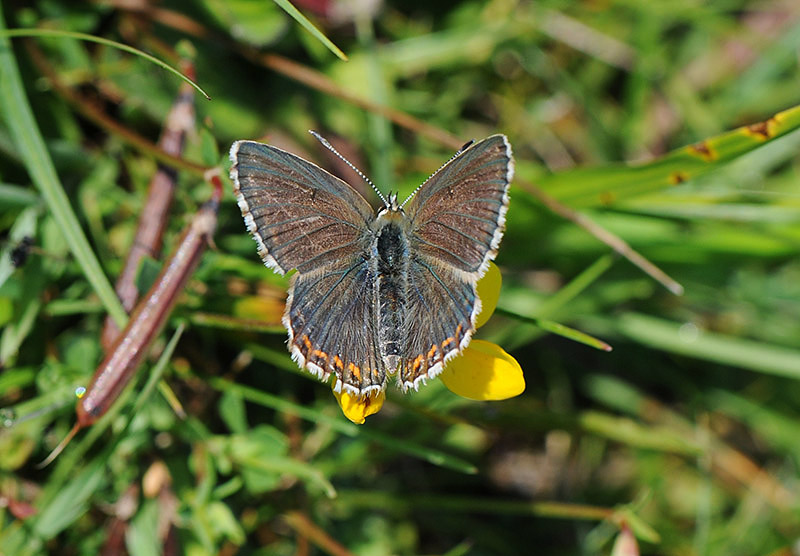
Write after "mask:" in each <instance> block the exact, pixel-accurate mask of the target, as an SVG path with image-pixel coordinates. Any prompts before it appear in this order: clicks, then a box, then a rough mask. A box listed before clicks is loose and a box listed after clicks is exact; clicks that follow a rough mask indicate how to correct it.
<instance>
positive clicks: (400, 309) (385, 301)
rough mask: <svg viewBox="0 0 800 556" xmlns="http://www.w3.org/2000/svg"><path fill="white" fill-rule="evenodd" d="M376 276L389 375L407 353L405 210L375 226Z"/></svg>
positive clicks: (382, 216) (383, 216) (385, 213)
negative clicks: (405, 331)
mask: <svg viewBox="0 0 800 556" xmlns="http://www.w3.org/2000/svg"><path fill="white" fill-rule="evenodd" d="M373 232H374V233H375V240H374V242H373V257H372V260H373V265H374V268H373V276H374V277H375V288H374V294H375V300H374V304H375V308H376V311H375V315H376V316H377V318H378V322H377V325H378V326H377V328H378V338H379V349H380V353H381V357H382V358H383V361H384V364H385V365H386V369H387V371H389V372H390V373H391V372H394V371H396V370H397V368H398V365H399V364H400V358H401V354H402V353H403V347H404V346H403V343H404V335H403V331H404V330H405V328H406V326H405V322H404V320H403V319H404V316H405V314H406V311H405V305H406V296H407V293H406V292H407V284H408V236H407V233H406V220H405V215H404V214H403V212H402V211H401V210H399V209H398V210H392V209H391V208H389V209H385V210H382V211H381V213H380V214H379V215H378V217H377V218H376V219H375V221H374V223H373Z"/></svg>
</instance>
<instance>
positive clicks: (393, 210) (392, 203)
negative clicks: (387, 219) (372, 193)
mask: <svg viewBox="0 0 800 556" xmlns="http://www.w3.org/2000/svg"><path fill="white" fill-rule="evenodd" d="M384 203H385V206H384V207H383V208H382V209H381V210H380V211H379V212H378V216H392V215H395V216H398V215H400V214H402V213H403V207H402V205H401V204H400V203H399V202H398V201H397V193H395V192H391V193H389V198H388V199H384Z"/></svg>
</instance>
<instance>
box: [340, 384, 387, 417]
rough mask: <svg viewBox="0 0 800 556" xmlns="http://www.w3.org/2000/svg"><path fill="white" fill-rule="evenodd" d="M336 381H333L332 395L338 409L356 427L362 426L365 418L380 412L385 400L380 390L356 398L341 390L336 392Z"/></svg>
mask: <svg viewBox="0 0 800 556" xmlns="http://www.w3.org/2000/svg"><path fill="white" fill-rule="evenodd" d="M336 381H337V379H335V378H334V379H333V388H334V390H333V395H334V396H335V397H336V401H337V402H339V407H341V408H342V413H344V416H345V417H347V418H348V419H350V420H351V421H352V422H354V423H355V424H356V425H363V424H364V421H365V420H366V418H367V417H369V416H370V415H372V414H373V413H377V412H378V411H380V409H381V407H383V402H384V400H385V399H386V392H385V391H383V390H381V391H380V392H378V393H375V394H371V395H366V396H356V395H355V394H351V393H350V392H345V390H344V388H342V390H341V392H337V391H336V390H335V388H336Z"/></svg>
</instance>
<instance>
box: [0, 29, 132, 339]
mask: <svg viewBox="0 0 800 556" xmlns="http://www.w3.org/2000/svg"><path fill="white" fill-rule="evenodd" d="M4 28H5V22H4V20H3V17H2V14H0V31H2V30H3V29H4ZM0 106H2V108H3V113H4V120H5V121H6V123H7V125H8V126H9V127H10V128H11V131H12V135H13V136H14V138H15V140H16V143H17V147H18V150H19V154H20V156H21V157H22V159H23V161H24V162H25V166H26V167H27V169H28V172H29V173H30V176H31V179H32V180H33V182H34V183H35V184H36V186H37V187H38V188H39V191H40V192H41V193H42V197H44V200H45V202H46V203H47V206H48V208H49V209H50V211H51V212H52V214H53V218H54V219H55V220H56V222H57V223H58V225H59V227H60V228H61V231H62V233H63V234H64V239H65V240H66V242H67V244H68V245H69V247H70V250H71V251H72V253H73V255H74V256H75V259H76V260H77V261H78V264H79V265H80V266H81V268H82V270H83V272H84V274H85V275H86V279H87V280H88V281H89V282H90V283H91V284H92V287H93V288H94V290H95V292H97V295H98V297H99V298H100V299H101V301H102V302H103V305H105V307H106V310H107V311H108V312H109V314H110V315H111V316H112V318H113V319H114V321H115V322H117V324H119V325H120V326H122V325H124V324H125V322H126V321H127V318H128V317H127V315H126V314H125V311H124V310H123V308H122V305H121V304H120V302H119V299H118V298H117V294H116V293H115V292H114V288H112V287H111V284H110V283H109V281H108V278H106V276H105V274H104V273H103V269H102V267H101V266H100V262H99V261H98V260H97V257H95V254H94V252H93V251H92V248H91V246H90V245H89V242H88V240H87V239H86V235H85V234H84V233H83V230H82V229H81V227H80V224H79V222H78V217H77V216H76V215H75V212H74V211H73V210H72V206H71V204H70V200H69V197H68V196H67V194H66V192H65V191H64V188H63V187H62V185H61V181H60V180H59V178H58V174H57V173H56V170H55V167H54V166H53V161H52V160H51V158H50V154H49V152H48V150H47V147H46V146H45V143H44V139H43V138H42V136H41V134H40V133H39V127H38V125H37V123H36V119H35V118H34V117H33V112H32V111H31V107H30V104H28V98H27V97H26V95H25V89H24V88H23V86H22V79H21V77H20V74H19V68H18V67H17V62H16V60H15V59H14V52H13V50H12V49H11V45H10V44H9V41H8V38H7V37H1V38H0Z"/></svg>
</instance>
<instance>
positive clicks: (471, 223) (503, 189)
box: [406, 135, 514, 276]
mask: <svg viewBox="0 0 800 556" xmlns="http://www.w3.org/2000/svg"><path fill="white" fill-rule="evenodd" d="M513 173H514V164H513V161H512V159H511V146H510V145H509V143H508V140H507V139H506V138H505V136H503V135H493V136H491V137H489V138H487V139H484V140H483V141H480V142H479V143H476V144H475V145H472V146H471V147H469V148H468V149H467V150H465V151H464V152H463V153H461V154H460V155H459V156H457V157H455V158H454V159H453V160H451V161H450V162H449V163H448V164H446V165H445V166H444V167H442V169H441V170H439V171H438V172H437V173H436V174H434V175H433V176H432V177H431V178H430V179H429V180H428V181H427V182H426V183H425V184H424V185H423V186H422V187H421V188H420V190H419V191H418V192H417V194H416V195H415V196H414V197H413V198H412V199H411V201H410V202H409V206H408V209H407V210H406V213H407V214H408V217H409V219H410V220H411V223H412V226H411V228H412V234H411V238H410V241H411V244H412V246H413V247H415V249H416V251H417V252H418V253H420V254H423V255H425V256H427V257H429V258H431V259H433V260H440V261H442V262H444V263H447V264H450V265H451V266H453V267H454V268H457V269H458V270H461V271H463V272H467V273H471V274H475V275H477V276H479V275H481V274H482V273H483V272H484V271H485V268H486V264H487V261H489V260H490V259H491V258H493V257H494V255H495V254H496V252H497V247H498V245H499V244H500V239H501V238H502V237H503V229H504V226H505V214H506V210H507V209H508V187H509V184H510V182H511V178H512V176H513Z"/></svg>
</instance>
